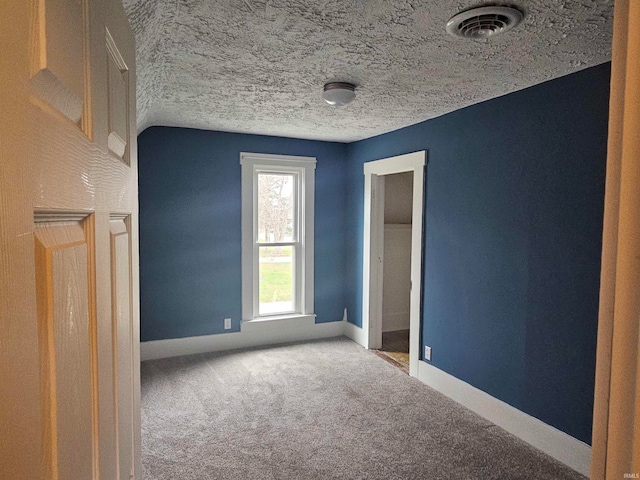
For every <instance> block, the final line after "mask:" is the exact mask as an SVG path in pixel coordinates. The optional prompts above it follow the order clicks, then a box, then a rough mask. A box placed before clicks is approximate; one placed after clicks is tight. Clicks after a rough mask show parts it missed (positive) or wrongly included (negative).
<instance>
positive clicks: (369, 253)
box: [362, 150, 426, 377]
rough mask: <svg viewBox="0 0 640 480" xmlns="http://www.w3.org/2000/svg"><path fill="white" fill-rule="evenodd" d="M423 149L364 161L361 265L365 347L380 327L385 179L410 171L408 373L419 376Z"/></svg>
mask: <svg viewBox="0 0 640 480" xmlns="http://www.w3.org/2000/svg"><path fill="white" fill-rule="evenodd" d="M425 163H426V153H425V151H424V150H421V151H419V152H414V153H408V154H406V155H399V156H397V157H390V158H384V159H382V160H376V161H374V162H367V163H365V164H364V237H363V238H364V245H363V247H364V248H363V268H362V330H363V332H365V335H364V337H365V341H366V345H365V347H366V348H379V347H380V345H376V342H377V339H378V338H379V336H380V333H379V332H380V331H381V329H382V271H383V268H384V266H383V248H384V181H383V180H384V179H381V178H379V177H381V176H383V175H391V174H394V173H403V172H413V208H412V213H411V218H412V225H411V301H410V314H409V317H410V320H409V375H411V376H412V377H416V376H417V375H418V360H419V342H420V338H419V337H420V301H421V298H420V295H421V292H422V218H423V208H424V199H423V195H424V194H423V191H424V166H425Z"/></svg>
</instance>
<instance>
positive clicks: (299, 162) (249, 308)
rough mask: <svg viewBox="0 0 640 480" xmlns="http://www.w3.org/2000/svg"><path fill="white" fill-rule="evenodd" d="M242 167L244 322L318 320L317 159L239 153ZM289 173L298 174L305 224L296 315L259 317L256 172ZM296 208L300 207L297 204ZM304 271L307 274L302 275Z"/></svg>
mask: <svg viewBox="0 0 640 480" xmlns="http://www.w3.org/2000/svg"><path fill="white" fill-rule="evenodd" d="M240 165H242V322H243V323H244V322H255V323H258V322H260V323H262V322H269V321H279V322H280V323H281V321H282V320H299V319H305V318H315V315H314V313H313V312H314V305H313V295H314V289H313V275H314V273H313V272H314V270H313V251H314V250H313V239H314V205H315V168H316V159H315V158H314V157H296V156H290V155H270V154H262V153H247V152H241V153H240ZM264 170H266V171H271V172H283V173H286V172H290V173H295V174H296V175H299V179H300V181H299V190H301V192H300V191H299V192H298V194H299V195H300V193H302V194H301V195H300V201H299V202H296V203H297V204H301V207H302V208H301V209H300V211H298V212H297V215H298V216H300V214H301V213H302V214H303V215H302V218H303V219H304V221H300V222H299V230H300V233H299V234H300V238H301V239H302V242H301V243H302V246H301V248H302V253H301V255H300V258H301V259H302V265H296V270H297V272H296V275H297V278H298V279H300V282H299V284H297V285H296V291H295V293H294V295H295V296H296V298H295V300H294V301H295V303H296V310H297V311H296V312H295V313H291V314H284V315H269V316H259V314H258V304H259V298H258V276H257V274H256V272H257V263H258V258H257V254H256V251H257V249H255V248H254V244H255V232H256V230H255V229H256V222H257V214H256V210H257V198H258V195H257V188H258V185H257V172H259V171H264ZM296 208H297V205H296ZM302 272H304V273H302Z"/></svg>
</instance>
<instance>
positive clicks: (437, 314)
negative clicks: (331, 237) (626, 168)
mask: <svg viewBox="0 0 640 480" xmlns="http://www.w3.org/2000/svg"><path fill="white" fill-rule="evenodd" d="M609 74H610V65H609V64H604V65H600V66H597V67H593V68H590V69H587V70H584V71H581V72H579V73H576V74H573V75H570V76H566V77H563V78H560V79H556V80H553V81H550V82H547V83H544V84H541V85H537V86H534V87H532V88H528V89H526V90H522V91H519V92H516V93H513V94H510V95H506V96H503V97H500V98H497V99H493V100H490V101H487V102H484V103H481V104H477V105H474V106H471V107H468V108H465V109H462V110H458V111H456V112H453V113H450V114H448V115H445V116H442V117H439V118H436V119H433V120H429V121H426V122H423V123H420V124H417V125H414V126H411V127H407V128H404V129H401V130H398V131H395V132H391V133H388V134H385V135H381V136H378V137H374V138H371V139H367V140H363V141H360V142H357V143H353V144H350V145H349V146H348V162H349V167H348V172H349V186H350V188H349V193H348V196H347V203H348V218H349V221H348V226H349V230H348V232H347V235H348V238H347V241H348V243H347V248H348V258H349V259H351V261H350V264H349V265H348V271H347V275H348V282H347V284H348V285H350V286H352V288H351V290H350V291H349V293H348V297H349V301H348V308H349V314H350V315H349V320H350V321H353V322H354V323H356V324H358V325H359V324H360V322H361V313H362V312H361V304H360V302H361V291H362V281H361V275H362V262H361V258H362V228H363V218H362V212H363V196H364V193H363V192H364V177H363V173H362V165H363V163H364V162H366V161H370V160H376V159H379V158H385V157H390V156H395V155H400V154H404V153H409V152H413V151H417V150H426V151H427V156H428V166H427V169H426V171H427V172H426V208H425V229H426V235H425V246H424V272H423V273H424V284H423V289H424V291H423V304H424V305H423V321H422V342H421V344H422V347H421V349H420V351H421V352H422V351H424V345H429V346H431V347H432V349H433V356H432V363H433V365H435V366H436V367H438V368H440V369H442V370H444V371H445V372H448V373H450V374H452V375H454V376H455V377H458V378H460V379H462V380H464V381H465V382H468V383H470V384H471V385H474V386H476V387H478V388H480V389H481V390H484V391H485V392H487V393H489V394H490V395H493V396H495V397H497V398H499V399H501V400H503V401H505V402H507V403H509V404H511V405H513V406H515V407H516V408H518V409H520V410H522V411H524V412H527V413H529V414H530V415H533V416H535V417H537V418H539V419H541V420H542V421H544V422H545V423H548V424H551V425H553V426H555V427H557V428H559V429H560V430H563V431H564V432H567V433H569V434H570V435H572V436H574V437H576V438H578V439H580V440H583V441H584V442H587V443H590V441H591V423H592V409H593V388H594V372H595V349H596V331H597V319H598V293H599V274H600V255H601V238H602V214H603V203H604V180H605V162H606V141H607V115H608V94H609Z"/></svg>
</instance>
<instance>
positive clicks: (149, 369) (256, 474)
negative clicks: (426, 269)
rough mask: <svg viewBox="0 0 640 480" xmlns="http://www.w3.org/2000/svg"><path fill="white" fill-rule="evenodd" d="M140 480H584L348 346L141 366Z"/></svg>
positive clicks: (293, 347) (333, 343) (308, 346)
mask: <svg viewBox="0 0 640 480" xmlns="http://www.w3.org/2000/svg"><path fill="white" fill-rule="evenodd" d="M142 455H143V456H142V459H143V466H144V478H145V479H146V480H152V479H154V480H155V479H158V480H159V479H172V480H182V479H184V480H192V479H242V480H249V479H260V480H263V479H264V480H271V479H278V480H281V479H296V480H307V479H385V480H387V479H398V480H400V479H402V480H405V479H406V480H408V479H434V480H435V479H447V480H452V479H536V480H541V479H554V480H558V479H583V478H585V477H583V476H581V475H579V474H578V473H576V472H574V471H573V470H571V469H569V468H568V467H565V466H563V465H562V464H560V463H558V462H556V461H555V460H553V459H552V458H550V457H548V456H547V455H545V454H543V453H542V452H540V451H538V450H536V449H534V448H532V447H530V446H528V445H527V444H526V443H524V442H522V441H520V440H518V439H517V438H515V437H513V436H512V435H510V434H508V433H507V432H505V431H504V430H502V429H501V428H499V427H497V426H495V425H493V424H491V423H490V422H488V421H486V420H484V419H482V418H481V417H479V416H477V415H476V414H474V413H472V412H471V411H469V410H467V409H465V408H464V407H462V406H460V405H459V404H457V403H455V402H453V401H451V400H449V399H448V398H446V397H444V396H443V395H441V394H439V393H438V392H436V391H434V390H432V389H431V388H429V387H427V386H426V385H424V384H423V383H421V382H420V381H418V380H416V379H414V378H411V377H409V376H408V375H406V374H404V373H402V372H401V371H400V370H398V369H397V368H395V367H393V366H392V365H390V364H389V363H387V362H385V361H384V360H382V359H380V358H378V357H377V356H376V355H374V354H373V353H371V352H369V351H367V350H364V349H363V348H362V347H360V346H359V345H357V344H355V343H353V342H351V341H350V340H348V339H346V338H344V337H343V338H337V339H329V340H322V341H315V342H309V343H299V344H290V345H284V346H278V347H271V348H262V349H252V350H242V351H233V352H221V353H214V354H203V355H193V356H188V357H178V358H170V359H162V360H154V361H148V362H143V364H142Z"/></svg>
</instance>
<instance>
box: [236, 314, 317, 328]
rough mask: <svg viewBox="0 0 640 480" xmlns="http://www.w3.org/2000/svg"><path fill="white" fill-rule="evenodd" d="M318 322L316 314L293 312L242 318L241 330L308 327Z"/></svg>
mask: <svg viewBox="0 0 640 480" xmlns="http://www.w3.org/2000/svg"><path fill="white" fill-rule="evenodd" d="M315 323H316V316H315V314H313V313H312V314H299V313H293V314H288V315H274V316H270V317H258V318H254V319H252V320H242V323H241V325H240V329H241V331H255V330H259V329H263V328H266V329H272V328H296V327H308V326H310V325H313V324H315Z"/></svg>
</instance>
